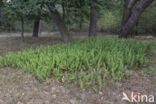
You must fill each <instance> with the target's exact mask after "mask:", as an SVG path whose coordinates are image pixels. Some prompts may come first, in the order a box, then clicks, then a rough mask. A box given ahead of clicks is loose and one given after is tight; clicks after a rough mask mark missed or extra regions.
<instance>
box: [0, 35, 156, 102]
mask: <svg viewBox="0 0 156 104" xmlns="http://www.w3.org/2000/svg"><path fill="white" fill-rule="evenodd" d="M78 34H79V33H78ZM81 34H82V33H81ZM79 37H80V38H82V37H84V36H83V35H82V36H81V35H80V36H77V35H76V36H75V37H74V38H79ZM56 43H62V41H61V40H60V38H59V37H57V36H53V37H46V36H43V37H39V38H31V37H26V38H25V40H24V41H22V40H21V38H20V37H18V36H16V37H1V38H0V55H4V54H5V53H7V52H9V51H19V50H21V49H24V48H30V47H32V48H35V47H38V46H40V45H51V44H56ZM153 49H154V50H153V54H151V55H150V56H149V58H150V63H149V67H147V68H141V70H143V72H144V73H141V71H139V70H137V71H133V74H132V75H131V76H130V77H129V78H127V79H123V81H121V82H111V81H108V82H107V83H106V86H105V87H104V88H103V89H102V90H101V91H99V92H95V91H94V89H93V88H87V89H81V88H79V87H78V86H77V85H75V84H73V83H71V84H67V83H63V84H62V83H59V82H58V81H57V80H55V79H53V78H52V79H46V80H45V81H43V82H41V81H39V80H37V79H36V78H34V77H33V76H32V75H31V74H29V73H27V72H24V71H22V70H20V69H17V68H12V67H4V68H1V69H0V104H104V102H106V101H108V102H110V104H130V103H127V102H124V101H121V99H122V96H123V95H122V93H123V92H132V91H134V92H138V93H141V94H147V95H155V96H156V74H153V73H154V72H155V73H156V66H155V63H156V46H153ZM141 104H143V103H141ZM146 104H148V103H146ZM150 104H152V103H150ZM153 104H156V103H153Z"/></svg>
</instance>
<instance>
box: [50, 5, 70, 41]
mask: <svg viewBox="0 0 156 104" xmlns="http://www.w3.org/2000/svg"><path fill="white" fill-rule="evenodd" d="M47 6H48V9H49V11H50V13H51V15H52V18H53V21H54V22H55V24H56V25H57V27H58V30H59V32H60V34H61V37H62V39H63V41H64V42H65V43H70V41H71V35H70V33H69V31H68V29H67V27H66V25H65V22H64V20H63V19H62V18H61V16H60V14H59V12H58V11H57V10H54V11H53V10H52V9H50V6H49V5H47Z"/></svg>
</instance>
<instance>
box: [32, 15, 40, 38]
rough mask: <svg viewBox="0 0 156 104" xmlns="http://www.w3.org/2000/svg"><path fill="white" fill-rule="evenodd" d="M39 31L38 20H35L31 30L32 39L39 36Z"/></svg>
mask: <svg viewBox="0 0 156 104" xmlns="http://www.w3.org/2000/svg"><path fill="white" fill-rule="evenodd" d="M39 30H40V18H39V17H38V18H36V20H35V21H34V28H33V35H32V36H33V37H38V34H39Z"/></svg>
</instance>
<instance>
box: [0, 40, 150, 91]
mask: <svg viewBox="0 0 156 104" xmlns="http://www.w3.org/2000/svg"><path fill="white" fill-rule="evenodd" d="M150 46H151V42H146V41H138V40H132V39H115V38H114V39H113V38H102V37H100V38H86V39H82V40H76V41H73V42H72V43H70V44H63V45H62V44H58V45H52V46H47V47H44V46H40V47H39V48H37V49H26V50H23V51H19V52H17V53H12V52H9V53H7V54H6V55H5V56H3V57H0V66H12V67H17V68H19V69H23V70H26V71H28V72H30V73H32V74H33V75H34V76H36V77H37V78H38V79H39V80H44V79H46V78H47V77H51V76H54V77H55V78H57V79H58V80H60V81H62V82H65V81H68V82H71V81H76V82H77V83H78V84H79V85H80V87H82V88H83V87H88V86H92V85H93V86H94V85H98V88H99V89H101V88H102V87H103V85H104V84H105V81H106V79H107V78H111V79H113V80H121V79H122V78H123V77H124V76H126V75H129V73H130V70H128V69H126V70H125V66H129V67H130V68H133V66H138V65H139V66H146V65H147V63H148V59H147V57H146V54H147V51H148V50H149V48H150Z"/></svg>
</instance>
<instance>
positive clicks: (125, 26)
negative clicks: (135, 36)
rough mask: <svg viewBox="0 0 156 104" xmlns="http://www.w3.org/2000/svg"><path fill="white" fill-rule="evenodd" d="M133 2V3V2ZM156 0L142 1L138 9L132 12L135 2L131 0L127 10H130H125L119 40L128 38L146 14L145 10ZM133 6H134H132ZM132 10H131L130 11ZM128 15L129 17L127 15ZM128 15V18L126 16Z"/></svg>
mask: <svg viewBox="0 0 156 104" xmlns="http://www.w3.org/2000/svg"><path fill="white" fill-rule="evenodd" d="M125 1H126V2H125V5H126V3H127V0H125ZM132 1H133V2H132ZM153 1H154V0H140V1H139V3H138V5H137V6H136V8H135V9H134V10H133V11H132V8H133V6H134V5H135V3H136V1H135V0H130V1H129V3H128V5H127V8H128V10H125V11H124V12H127V13H124V17H123V22H122V26H121V30H120V36H119V38H128V37H129V36H128V34H129V33H130V31H131V30H132V29H133V27H134V26H135V25H136V23H137V21H138V19H139V17H140V16H141V14H142V13H143V12H144V10H145V9H146V8H147V7H148V6H149V5H150V4H151V3H152V2H153ZM132 5H133V6H132ZM129 8H130V9H129ZM126 14H127V15H126ZM125 15H126V16H125Z"/></svg>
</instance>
